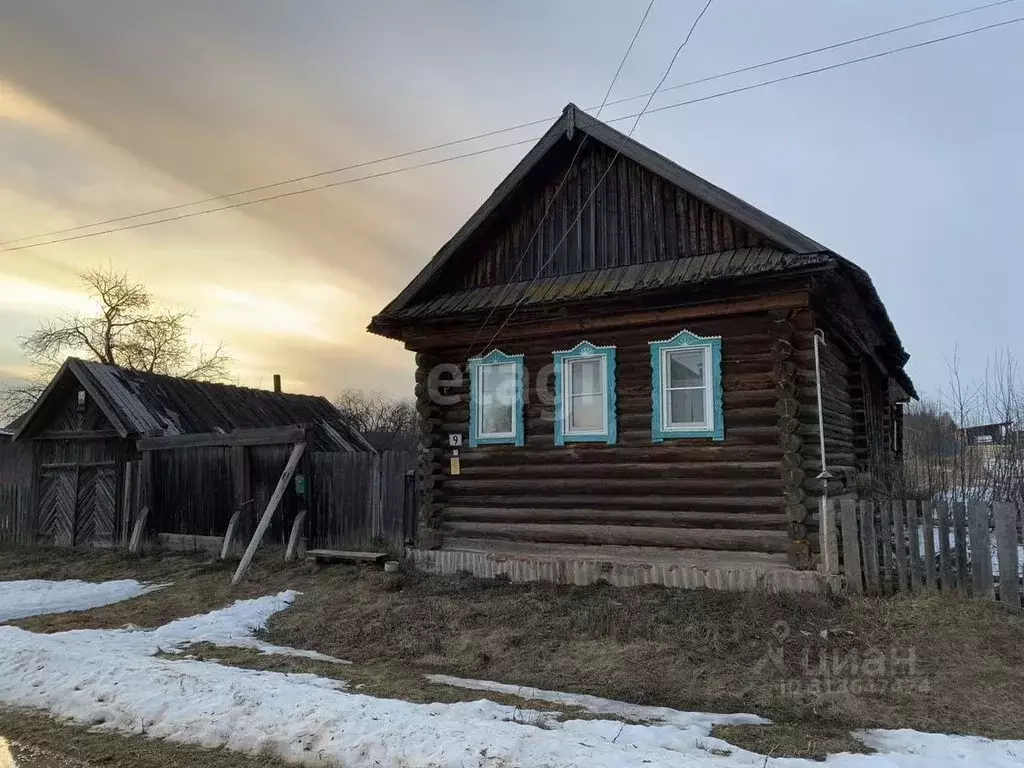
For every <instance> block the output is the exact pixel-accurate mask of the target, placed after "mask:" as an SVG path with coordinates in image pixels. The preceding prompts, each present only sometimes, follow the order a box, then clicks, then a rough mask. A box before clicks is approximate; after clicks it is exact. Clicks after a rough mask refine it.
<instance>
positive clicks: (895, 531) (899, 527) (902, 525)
mask: <svg viewBox="0 0 1024 768" xmlns="http://www.w3.org/2000/svg"><path fill="white" fill-rule="evenodd" d="M892 537H893V547H895V549H896V591H897V592H903V591H905V590H906V589H907V587H908V583H909V573H908V571H909V563H908V562H907V533H906V515H905V514H904V511H903V502H901V501H893V502H892Z"/></svg>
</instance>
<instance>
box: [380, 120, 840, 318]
mask: <svg viewBox="0 0 1024 768" xmlns="http://www.w3.org/2000/svg"><path fill="white" fill-rule="evenodd" d="M576 131H580V132H582V133H584V134H586V135H588V136H590V137H592V138H593V139H596V140H597V141H600V142H602V143H604V144H605V145H607V146H609V147H611V148H612V149H613V150H616V151H618V152H620V153H621V154H622V155H623V156H624V157H627V158H629V159H631V160H633V161H634V162H636V163H638V164H639V165H641V166H643V167H644V168H646V169H647V170H649V171H651V172H652V173H654V174H657V175H658V176H660V177H662V178H663V179H665V180H666V181H668V182H670V183H671V184H674V185H676V186H678V187H680V188H681V189H683V190H684V191H686V192H688V193H689V194H691V195H693V196H694V197H696V198H697V199H699V200H701V201H703V202H705V203H707V204H708V205H710V206H711V207H713V208H716V209H718V210H719V211H721V212H722V213H724V214H726V215H728V216H731V217H732V218H734V219H736V221H738V222H740V223H741V224H743V225H745V226H747V227H749V228H750V229H751V230H752V231H754V232H757V233H758V234H761V235H763V236H764V237H765V238H767V239H768V240H769V241H771V242H772V243H774V244H775V245H776V246H777V247H778V248H779V249H780V250H783V251H789V252H791V253H813V252H820V251H825V250H828V249H827V248H825V246H823V245H822V244H821V243H818V242H816V241H814V240H812V239H811V238H809V237H807V236H806V235H804V234H801V233H800V232H798V231H796V230H795V229H793V228H792V227H790V226H789V225H787V224H784V223H783V222H781V221H779V220H778V219H776V218H774V217H773V216H769V215H768V214H767V213H765V212H764V211H762V210H760V209H758V208H755V207H754V206H752V205H751V204H750V203H747V202H746V201H744V200H741V199H740V198H738V197H736V196H735V195H733V194H732V193H730V192H727V191H725V190H724V189H722V188H721V187H717V186H715V185H714V184H712V183H711V182H709V181H706V180H705V179H702V178H701V177H700V176H697V175H696V174H695V173H691V172H690V171H688V170H686V169H685V168H683V167H682V166H680V165H678V164H677V163H674V162H672V161H671V160H669V159H668V158H666V157H664V156H663V155H660V154H658V153H657V152H655V151H654V150H652V149H649V148H648V147H645V146H644V145H643V144H641V143H640V142H638V141H636V140H634V139H632V138H629V137H628V136H626V134H624V133H622V132H620V131H617V130H616V129H615V128H612V127H611V126H610V125H608V124H607V123H602V122H601V121H600V120H597V119H596V118H593V117H591V116H590V115H588V114H586V113H585V112H583V111H582V110H581V109H580V108H579V107H577V106H576V105H575V104H572V103H570V104H568V105H566V107H565V109H564V110H563V111H562V115H561V117H559V118H558V119H557V120H556V121H555V122H554V124H553V125H552V126H551V127H550V128H549V129H548V130H547V132H546V133H545V134H544V135H543V136H542V137H541V138H540V140H539V141H538V142H537V143H536V144H535V145H534V146H533V149H531V150H530V151H529V152H528V153H527V154H526V156H525V157H523V159H522V160H520V161H519V163H518V165H516V167H515V168H514V169H512V172H511V173H509V175H508V176H506V177H505V179H504V180H503V181H502V182H501V184H499V185H498V186H497V188H496V189H495V190H494V192H492V193H491V195H490V197H488V198H487V199H486V200H485V201H484V203H483V205H481V206H480V207H479V208H478V209H477V211H476V213H474V214H473V215H472V216H471V217H470V218H469V220H468V221H466V223H465V224H463V225H462V227H461V228H460V229H459V231H458V232H456V233H455V235H453V236H452V238H451V240H449V241H448V242H447V243H445V244H444V246H443V247H442V248H441V250H439V251H438V252H437V253H436V254H435V255H434V257H433V258H432V259H431V260H430V261H429V262H428V263H427V265H426V266H425V267H424V268H423V269H422V270H420V273H419V274H418V275H416V277H414V278H413V280H412V282H410V283H409V285H407V286H406V287H405V289H404V290H403V291H402V292H401V293H399V294H398V296H396V297H395V298H394V299H393V300H392V301H391V303H389V304H388V305H387V306H386V307H385V308H384V309H383V310H382V311H381V313H380V314H381V315H386V316H393V315H395V313H397V312H399V311H400V310H402V309H404V308H405V307H406V306H408V305H410V304H411V303H412V302H413V300H414V299H415V298H416V297H417V295H418V294H419V293H420V291H422V289H424V288H425V287H427V285H428V284H429V283H430V281H431V279H432V278H433V277H434V276H436V275H437V274H438V273H439V272H440V270H441V268H442V267H444V265H445V264H447V263H448V262H449V260H450V259H451V258H452V257H453V256H454V255H455V253H456V252H457V251H458V250H459V248H460V247H461V246H463V245H464V244H465V243H466V242H467V241H468V240H469V239H470V238H471V237H472V236H473V234H474V233H475V232H476V231H477V230H478V229H479V228H480V227H481V226H482V225H483V224H484V222H485V221H486V220H487V219H488V218H489V217H490V216H491V214H493V213H494V212H495V211H497V209H498V207H499V206H500V205H501V204H502V203H503V202H504V201H505V200H506V199H507V198H508V197H509V196H510V195H512V194H513V192H514V191H515V190H516V188H517V187H518V186H519V185H520V184H521V183H522V181H523V180H524V179H525V178H526V176H527V174H529V173H530V171H531V170H533V169H534V167H536V166H537V164H538V163H540V161H541V160H542V159H543V158H544V157H545V156H546V155H547V154H548V152H550V151H551V149H552V148H553V147H554V146H555V145H556V144H557V143H558V142H559V141H561V140H562V139H563V138H568V139H572V137H573V135H574V134H575V132H576Z"/></svg>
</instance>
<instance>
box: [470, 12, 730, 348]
mask: <svg viewBox="0 0 1024 768" xmlns="http://www.w3.org/2000/svg"><path fill="white" fill-rule="evenodd" d="M713 2H714V0H707V2H706V3H705V4H704V7H703V8H702V9H701V12H700V13H698V14H697V18H696V19H694V20H693V24H691V25H690V30H689V31H688V32H687V33H686V37H685V38H683V42H681V43H680V44H679V47H678V48H676V52H675V53H674V54H672V60H671V61H669V63H668V67H667V68H666V69H665V74H664V75H662V76H661V80H659V81H658V84H657V85H656V86H655V87H654V90H653V91H651V94H650V95H649V96H648V97H647V103H646V104H644V108H643V109H641V110H640V112H639V113H638V114H637V116H636V120H634V121H633V127H632V128H630V129H629V133H628V134H626V135H625V136H623V137H622V141H620V142H619V146H618V149H616V150H615V154H614V155H613V156H612V160H611V162H610V163H608V167H607V168H605V169H604V173H602V174H601V177H600V178H599V179H598V180H597V183H596V184H595V185H594V188H593V189H591V190H590V194H589V195H588V196H587V199H586V200H584V201H583V205H581V206H580V209H579V211H577V212H576V218H574V219H573V220H572V223H571V224H569V226H567V227H566V228H565V232H563V233H562V236H561V237H560V238H559V239H558V242H557V243H555V245H554V246H553V247H552V248H551V253H550V254H548V257H547V258H546V259H545V260H544V261H543V262H541V263H540V264H539V265H538V267H537V271H536V273H535V274H534V275H533V279H532V280H530V284H529V285H528V286H526V290H525V291H523V295H522V296H520V297H519V300H518V301H516V303H515V304H513V305H512V309H511V310H509V313H508V315H506V317H505V319H504V320H503V321H502V323H501V325H499V326H498V330H496V331H495V332H494V335H493V336H491V338H490V340H489V341H488V342H487V344H485V345H484V348H483V350H481V354H482V353H483V352H484V351H485V350H487V349H490V347H491V345H492V344H494V341H495V339H497V338H498V336H499V334H501V332H502V331H503V330H504V329H505V326H506V325H508V323H509V321H510V320H511V319H512V316H513V315H514V314H515V313H516V310H518V309H519V307H520V306H521V305H522V303H523V302H524V301H526V297H527V296H529V295H530V288H532V287H533V285H534V283H536V282H537V278H539V277H540V275H541V272H543V271H544V268H545V267H546V266H547V265H548V264H550V263H551V260H552V259H554V258H555V254H556V253H558V249H559V248H561V247H562V243H564V242H565V238H566V237H568V236H569V233H570V232H571V231H572V230H573V228H574V227H575V226H576V224H577V223H578V222H579V220H580V218H581V217H582V216H583V211H585V210H586V209H587V206H588V205H590V201H591V200H593V199H594V195H596V194H597V190H598V189H600V188H601V185H602V184H603V183H604V180H605V178H606V177H607V176H608V173H609V172H610V171H611V169H612V168H614V167H615V163H616V161H617V160H618V159H619V156H620V155H621V154H622V148H623V147H624V146H625V145H626V142H627V141H629V140H630V139H632V138H633V132H634V131H635V130H636V127H637V126H638V125H639V124H640V118H641V117H643V116H644V113H645V112H647V109H648V108H649V107H650V106H651V102H652V101H653V100H654V97H655V96H656V95H657V94H658V91H659V90H661V86H662V85H664V84H665V81H666V80H667V79H668V76H669V73H670V72H672V67H673V66H674V65H675V63H676V59H678V58H679V54H680V53H682V51H683V48H685V47H686V44H687V43H689V42H690V38H691V37H692V36H693V33H694V30H696V29H697V25H698V24H700V20H701V19H703V18H704V14H706V13H707V12H708V8H710V7H711V3H713ZM488 319H490V315H488ZM484 322H485V323H486V320H485V321H484ZM481 327H482V326H481Z"/></svg>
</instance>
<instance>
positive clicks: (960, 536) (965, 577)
mask: <svg viewBox="0 0 1024 768" xmlns="http://www.w3.org/2000/svg"><path fill="white" fill-rule="evenodd" d="M953 557H954V559H955V560H956V588H957V589H959V590H960V591H961V592H964V593H966V592H967V591H968V590H969V589H970V581H969V576H970V570H969V568H968V567H967V507H966V504H965V503H964V502H962V501H956V502H954V503H953Z"/></svg>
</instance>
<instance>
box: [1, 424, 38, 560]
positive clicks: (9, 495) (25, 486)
mask: <svg viewBox="0 0 1024 768" xmlns="http://www.w3.org/2000/svg"><path fill="white" fill-rule="evenodd" d="M32 531H33V520H32V446H31V445H22V444H19V443H6V444H3V445H0V544H25V543H28V542H29V541H31V539H32Z"/></svg>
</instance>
